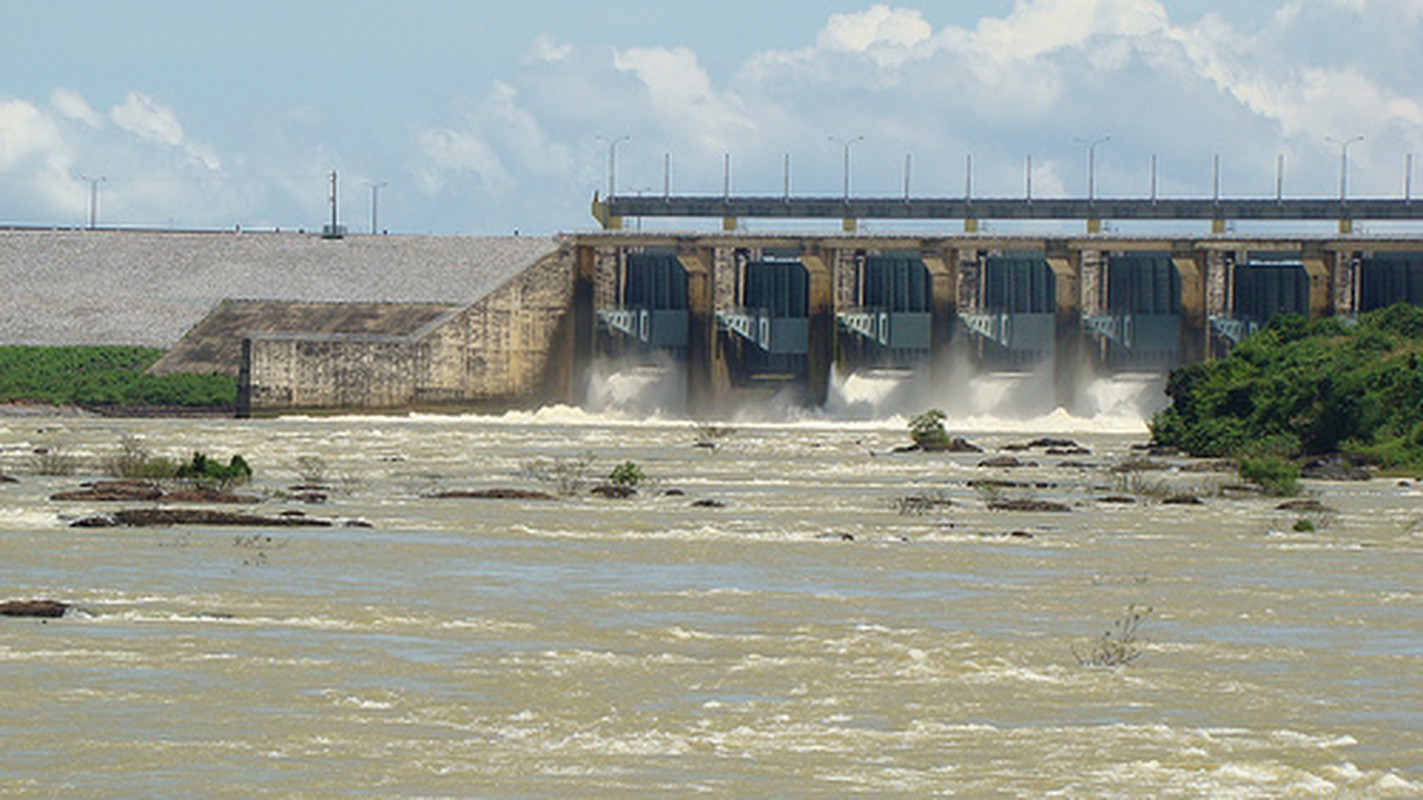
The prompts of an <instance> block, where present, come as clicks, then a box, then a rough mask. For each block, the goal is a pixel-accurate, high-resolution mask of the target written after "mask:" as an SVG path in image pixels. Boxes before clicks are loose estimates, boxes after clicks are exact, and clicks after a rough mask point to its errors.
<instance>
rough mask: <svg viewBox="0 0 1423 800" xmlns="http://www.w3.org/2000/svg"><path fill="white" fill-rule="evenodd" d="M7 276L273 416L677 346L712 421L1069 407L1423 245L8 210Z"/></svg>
mask: <svg viewBox="0 0 1423 800" xmlns="http://www.w3.org/2000/svg"><path fill="white" fill-rule="evenodd" d="M0 276H3V280H4V285H5V287H6V291H5V292H4V293H3V295H0V337H3V341H4V342H5V343H10V344H21V343H23V344H144V345H151V346H158V347H165V348H169V349H170V352H169V353H168V355H167V356H166V357H165V358H164V359H163V360H162V361H160V362H159V363H158V364H157V365H156V366H155V367H154V369H155V370H158V371H179V372H221V373H225V374H231V375H234V376H237V377H238V378H239V383H240V386H241V398H240V405H241V409H242V411H243V412H250V413H254V414H264V413H280V412H283V411H292V410H359V409H368V410H381V409H448V410H457V409H469V408H497V407H510V406H529V405H537V404H542V403H547V402H570V403H580V402H582V401H584V400H585V398H586V396H587V392H588V389H589V386H588V385H589V380H590V376H591V374H592V371H593V367H594V365H595V363H599V362H603V363H616V364H624V365H637V364H661V365H671V366H672V368H673V372H674V374H676V375H677V380H678V381H680V382H681V383H682V387H681V389H682V394H683V397H684V402H685V406H686V411H687V413H689V414H692V415H694V416H698V415H699V416H711V415H718V414H722V413H726V412H727V411H728V410H729V409H732V408H735V407H736V406H737V405H738V404H742V403H747V402H757V401H758V398H764V397H765V396H766V395H767V393H768V392H776V393H779V394H781V395H787V394H789V395H791V396H794V397H796V398H797V399H798V401H799V402H801V403H804V404H806V405H810V406H816V405H820V404H823V403H824V402H825V401H826V397H827V392H828V388H829V385H830V380H831V375H832V373H833V372H838V373H839V374H841V375H846V374H851V373H855V372H858V371H887V372H891V373H896V374H915V375H920V376H925V377H926V378H927V379H928V380H931V381H933V382H934V383H935V384H944V383H951V382H953V381H955V380H959V379H961V378H963V377H965V376H966V375H965V374H966V373H971V372H974V371H980V370H986V371H1001V370H1024V369H1030V368H1034V367H1036V368H1039V369H1044V368H1045V369H1047V370H1048V371H1050V373H1051V387H1052V388H1051V390H1050V391H1051V393H1052V395H1053V399H1054V401H1055V402H1056V403H1057V404H1058V405H1061V406H1063V407H1068V408H1070V407H1071V406H1072V404H1073V403H1074V402H1075V398H1076V397H1077V396H1078V394H1079V392H1080V385H1079V384H1080V382H1081V381H1082V380H1084V376H1090V375H1107V374H1112V373H1120V372H1155V373H1161V372H1164V371H1166V370H1168V369H1169V368H1170V367H1172V366H1175V365H1177V364H1180V363H1186V362H1191V361H1196V360H1201V359H1205V358H1210V357H1214V356H1216V355H1219V354H1220V353H1222V352H1224V351H1225V350H1226V349H1228V348H1229V347H1230V345H1231V344H1232V343H1233V342H1235V341H1238V340H1239V339H1240V338H1241V337H1243V336H1245V335H1248V333H1249V332H1250V331H1252V330H1253V329H1255V328H1257V327H1258V326H1259V325H1261V324H1263V323H1264V322H1265V321H1267V320H1268V319H1269V317H1270V316H1272V315H1274V314H1276V313H1300V314H1305V315H1308V316H1311V317H1318V316H1323V315H1333V314H1338V315H1346V316H1347V315H1353V314H1357V313H1361V312H1364V311H1368V310H1370V309H1372V308H1376V307H1380V306H1384V305H1389V304H1391V303H1393V302H1398V301H1406V302H1413V303H1423V239H1420V238H1419V237H1417V236H1412V235H1397V236H1377V235H1364V234H1354V233H1347V234H1340V235H1337V236H1335V235H1329V236H1236V235H1231V234H1221V233H1213V234H1210V235H1204V236H1197V237H1159V236H1119V235H1111V234H1101V233H1093V234H1086V235H1082V236H1069V235H1056V236H1041V235H1038V236H1002V235H990V234H985V233H977V232H970V233H963V234H955V235H949V236H918V235H887V234H881V235H874V234H863V233H858V232H856V231H852V230H851V231H842V232H837V233H831V234H823V235H785V234H749V233H743V232H737V231H727V232H719V233H698V234H667V233H646V234H644V233H635V232H628V231H623V230H607V231H600V232H591V233H577V234H566V235H562V236H558V237H454V236H450V237H434V236H350V237H345V238H342V239H336V240H331V239H323V238H322V237H320V236H316V235H308V234H299V233H274V232H236V231H222V232H205V233H204V232H162V231H131V230H82V231H81V230H32V229H27V230H15V229H12V230H3V231H0ZM1044 365H1046V366H1045V367H1044Z"/></svg>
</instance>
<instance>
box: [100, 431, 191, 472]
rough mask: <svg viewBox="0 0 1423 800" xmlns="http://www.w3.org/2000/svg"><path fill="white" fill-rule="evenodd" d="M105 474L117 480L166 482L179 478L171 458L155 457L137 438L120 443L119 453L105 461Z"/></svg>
mask: <svg viewBox="0 0 1423 800" xmlns="http://www.w3.org/2000/svg"><path fill="white" fill-rule="evenodd" d="M104 472H105V473H107V474H108V475H110V476H112V477H115V478H127V479H137V480H165V479H168V478H176V477H177V476H178V465H177V464H176V463H174V462H173V460H172V459H171V458H164V457H163V456H155V455H153V453H152V452H150V451H149V449H148V448H147V447H146V446H144V444H143V442H142V440H140V439H139V438H138V437H136V436H125V437H123V439H121V440H120V441H119V451H118V452H117V453H115V454H114V455H112V456H109V457H108V458H107V459H105V460H104Z"/></svg>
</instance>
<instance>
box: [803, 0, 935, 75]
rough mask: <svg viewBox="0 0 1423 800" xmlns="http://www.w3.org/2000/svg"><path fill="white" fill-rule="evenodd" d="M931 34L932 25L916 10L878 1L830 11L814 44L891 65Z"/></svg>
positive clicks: (917, 47) (909, 56) (922, 42)
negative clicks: (849, 10)
mask: <svg viewBox="0 0 1423 800" xmlns="http://www.w3.org/2000/svg"><path fill="white" fill-rule="evenodd" d="M932 34H933V26H931V25H930V24H929V23H928V22H926V21H925V20H924V15H923V14H921V13H920V12H918V11H914V10H910V9H900V8H890V7H889V6H886V5H883V4H879V5H875V6H872V7H870V8H869V9H867V10H865V11H861V12H858V13H851V14H833V15H831V17H830V20H829V21H828V22H826V24H825V27H823V28H821V30H820V34H819V36H818V37H817V39H816V45H817V47H818V48H820V49H822V50H826V51H830V52H839V53H856V54H862V55H864V56H867V57H868V58H869V59H870V60H872V61H874V62H875V63H876V64H878V65H880V66H895V65H898V64H902V63H904V62H905V61H907V60H909V59H910V58H912V57H914V55H915V51H916V50H917V49H919V48H920V47H921V46H922V45H924V44H925V43H927V42H928V41H929V39H930V37H931V36H932Z"/></svg>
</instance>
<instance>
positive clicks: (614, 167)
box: [608, 134, 632, 199]
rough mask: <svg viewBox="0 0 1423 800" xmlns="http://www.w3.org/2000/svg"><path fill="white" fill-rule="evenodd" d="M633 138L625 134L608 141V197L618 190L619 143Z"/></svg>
mask: <svg viewBox="0 0 1423 800" xmlns="http://www.w3.org/2000/svg"><path fill="white" fill-rule="evenodd" d="M631 138H632V137H631V136H629V135H626V134H624V135H622V136H619V137H617V138H615V139H612V140H611V141H609V142H608V197H609V198H610V199H611V198H612V196H613V195H614V194H615V193H617V190H618V145H620V144H622V143H623V142H626V141H627V140H629V139H631Z"/></svg>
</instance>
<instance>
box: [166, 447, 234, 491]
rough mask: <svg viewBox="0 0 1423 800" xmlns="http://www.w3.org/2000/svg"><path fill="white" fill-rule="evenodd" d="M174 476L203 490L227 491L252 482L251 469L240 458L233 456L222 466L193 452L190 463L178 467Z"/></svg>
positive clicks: (203, 455) (201, 454)
mask: <svg viewBox="0 0 1423 800" xmlns="http://www.w3.org/2000/svg"><path fill="white" fill-rule="evenodd" d="M176 475H177V477H179V478H182V479H184V480H188V481H192V482H193V483H194V484H195V485H197V486H200V487H203V488H217V489H227V488H230V487H232V486H236V485H238V484H243V483H246V482H247V481H250V480H252V468H251V467H249V466H247V460H246V459H244V458H243V457H242V456H233V457H232V459H231V460H230V461H228V462H227V464H226V465H223V464H222V462H220V461H213V460H212V459H210V458H208V457H207V456H206V455H205V454H203V453H198V452H195V453H193V459H192V461H189V462H188V463H186V464H184V465H182V466H180V467H178V470H177V473H176Z"/></svg>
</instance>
